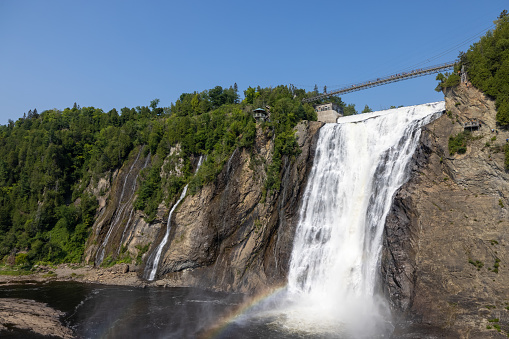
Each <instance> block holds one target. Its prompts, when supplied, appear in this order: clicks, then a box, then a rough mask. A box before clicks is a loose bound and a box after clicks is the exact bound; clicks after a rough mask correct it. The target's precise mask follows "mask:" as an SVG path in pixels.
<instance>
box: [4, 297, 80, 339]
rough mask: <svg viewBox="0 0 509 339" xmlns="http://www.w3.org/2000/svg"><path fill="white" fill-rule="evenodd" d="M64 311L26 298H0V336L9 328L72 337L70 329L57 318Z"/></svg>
mask: <svg viewBox="0 0 509 339" xmlns="http://www.w3.org/2000/svg"><path fill="white" fill-rule="evenodd" d="M63 314H64V313H63V312H60V311H57V310H55V309H53V308H51V307H48V306H47V305H46V304H43V303H38V302H35V301H33V300H27V299H14V298H0V337H3V336H8V335H9V329H12V328H16V329H20V330H29V331H32V332H35V333H37V334H41V335H44V336H50V335H51V336H53V337H59V338H72V337H73V335H72V331H71V330H70V329H69V328H67V327H65V326H63V325H62V324H61V323H60V321H59V318H60V316H62V315H63Z"/></svg>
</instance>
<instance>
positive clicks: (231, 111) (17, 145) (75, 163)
mask: <svg viewBox="0 0 509 339" xmlns="http://www.w3.org/2000/svg"><path fill="white" fill-rule="evenodd" d="M311 96H313V93H312V92H306V91H304V90H302V89H298V88H295V87H294V86H277V87H275V88H260V87H257V88H253V87H249V88H248V89H247V90H246V91H245V99H244V100H243V101H242V102H239V96H238V88H237V86H233V87H231V86H230V87H229V88H222V87H221V86H216V87H214V88H212V89H210V90H206V91H203V92H193V93H183V94H182V95H181V96H180V97H179V99H178V100H177V101H176V102H175V103H172V104H171V106H170V107H167V108H159V107H157V106H158V104H159V99H154V100H152V101H151V102H150V105H149V106H138V107H135V108H127V107H124V108H122V109H121V110H120V112H118V111H117V110H116V109H112V110H110V111H109V112H104V111H102V110H101V109H96V108H94V107H83V108H81V107H79V106H78V105H76V104H75V105H74V106H73V108H66V109H64V110H63V111H60V110H57V109H54V110H47V111H44V112H42V113H41V114H38V113H37V112H36V110H34V112H29V114H28V116H26V117H24V118H20V119H18V120H17V121H16V122H13V121H9V123H8V124H7V125H5V126H2V125H0V257H4V256H6V255H8V254H11V253H18V254H19V253H20V252H22V253H23V254H24V255H23V257H24V258H25V259H26V260H25V261H24V262H26V263H28V264H33V263H35V262H38V261H41V262H48V263H61V262H79V261H81V260H82V256H83V252H84V246H85V243H86V241H87V239H88V236H89V234H90V227H91V226H92V225H93V222H94V218H95V212H96V209H97V206H98V202H97V199H96V198H95V197H94V196H93V195H92V194H90V193H89V191H90V190H89V189H88V187H90V186H94V185H95V184H96V183H97V180H98V179H99V178H111V174H112V173H114V171H115V170H117V169H120V168H121V167H122V166H125V164H126V162H127V160H129V159H133V157H135V156H136V155H138V154H139V152H140V147H144V148H143V151H142V154H143V157H146V156H148V155H149V153H150V156H151V158H150V159H151V161H150V162H149V163H148V165H147V167H146V168H145V169H144V170H143V171H141V173H140V175H139V176H138V179H137V180H139V185H138V190H137V192H136V196H137V198H136V200H135V202H134V207H135V208H136V209H139V210H142V211H144V213H145V214H146V215H147V218H148V221H151V220H153V219H154V218H155V215H156V212H157V207H158V206H159V204H160V203H161V202H163V201H166V203H168V204H169V203H171V202H172V201H175V200H176V196H177V195H178V194H179V193H180V192H181V191H182V188H183V187H184V185H185V184H186V183H189V192H190V193H194V192H196V191H197V190H198V189H199V188H200V187H201V186H203V185H204V184H206V183H210V182H213V181H214V180H216V178H217V175H218V174H219V173H220V172H221V171H222V170H223V168H224V166H225V164H226V163H227V162H228V159H230V157H231V156H232V154H233V152H234V151H235V150H237V149H244V150H247V151H249V152H251V151H252V148H253V147H254V145H255V142H256V135H257V125H256V124H255V121H254V119H253V117H252V110H253V109H254V108H257V107H266V106H270V113H271V114H270V121H267V122H264V123H262V124H261V125H260V126H259V127H258V128H259V129H260V132H261V133H265V135H266V136H267V137H270V138H273V141H274V154H273V158H272V162H271V163H269V164H267V181H266V183H265V185H264V191H265V192H267V193H270V192H273V191H277V190H278V189H279V187H280V185H281V174H280V173H281V168H282V166H283V165H285V164H289V163H290V162H291V161H292V159H294V157H295V156H296V155H298V154H299V152H300V150H299V147H298V144H297V141H296V138H295V135H294V131H293V128H294V127H295V126H296V125H297V123H298V122H299V121H301V120H316V112H315V110H314V108H313V106H312V105H311V104H308V103H304V104H303V103H302V99H304V98H308V97H311ZM330 100H332V101H333V102H335V103H337V104H338V105H341V106H342V107H346V112H348V111H349V110H350V111H352V112H351V113H357V112H355V107H354V106H353V105H348V106H346V105H345V104H344V103H343V102H342V101H341V99H340V98H337V97H334V98H331V99H330ZM330 100H329V101H330ZM347 114H348V113H347ZM262 131H263V132H262ZM145 145H146V146H145ZM172 149H174V150H176V151H175V152H174V154H173V155H171V156H169V154H170V150H172ZM199 155H206V160H205V161H204V163H203V165H202V167H201V169H200V171H199V172H198V173H196V174H194V168H193V166H194V165H195V164H196V161H191V159H195V160H196V158H197V157H198V156H199ZM101 194H102V195H103V194H104V192H102V193H101ZM20 258H21V257H20ZM122 258H123V257H122ZM19 260H21V259H19ZM118 260H129V259H128V258H123V259H119V258H112V259H111V260H109V261H107V262H108V263H109V264H112V263H116V262H118Z"/></svg>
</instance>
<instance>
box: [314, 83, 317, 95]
mask: <svg viewBox="0 0 509 339" xmlns="http://www.w3.org/2000/svg"><path fill="white" fill-rule="evenodd" d="M313 92H315V94H318V85H317V84H315V88H314V89H313Z"/></svg>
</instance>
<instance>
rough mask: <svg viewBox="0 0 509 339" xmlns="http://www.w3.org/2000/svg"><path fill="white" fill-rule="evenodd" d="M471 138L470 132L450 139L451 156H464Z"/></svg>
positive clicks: (461, 133)
mask: <svg viewBox="0 0 509 339" xmlns="http://www.w3.org/2000/svg"><path fill="white" fill-rule="evenodd" d="M469 138H470V132H467V131H464V132H460V133H458V134H457V135H455V136H452V135H451V136H450V137H449V154H450V155H453V154H454V153H458V154H464V153H466V151H467V140H468V139H469Z"/></svg>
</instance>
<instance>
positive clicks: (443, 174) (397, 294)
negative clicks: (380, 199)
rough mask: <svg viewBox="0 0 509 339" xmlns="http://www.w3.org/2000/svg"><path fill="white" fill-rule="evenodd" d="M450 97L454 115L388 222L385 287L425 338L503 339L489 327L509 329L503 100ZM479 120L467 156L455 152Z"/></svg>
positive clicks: (465, 94)
mask: <svg viewBox="0 0 509 339" xmlns="http://www.w3.org/2000/svg"><path fill="white" fill-rule="evenodd" d="M445 94H446V96H445V99H446V109H447V110H448V111H449V112H448V114H444V115H443V116H442V117H440V118H439V119H437V120H436V121H434V122H433V123H431V124H430V125H428V126H426V128H425V129H424V130H423V133H422V135H421V145H420V147H419V149H418V150H417V151H416V153H415V155H414V159H413V167H412V176H411V179H410V180H409V182H408V183H406V184H405V185H404V186H403V187H402V188H401V189H400V190H399V192H398V193H397V195H396V196H395V199H394V203H393V206H392V209H391V211H390V214H389V215H388V217H387V220H386V227H385V234H384V248H383V252H382V274H381V277H382V282H383V286H384V289H385V293H386V295H387V296H388V298H389V300H390V302H391V304H392V306H393V308H394V310H396V311H397V312H396V313H397V314H398V316H399V317H400V319H402V322H403V321H406V320H410V321H411V323H412V326H410V327H411V331H413V332H412V333H415V334H416V336H417V337H418V336H419V335H421V336H424V334H425V333H431V332H432V333H449V335H447V337H455V338H467V337H468V338H490V337H496V336H497V335H499V334H498V332H497V331H496V330H494V329H491V330H490V329H487V325H489V323H488V319H490V318H500V323H499V324H500V326H502V328H505V326H509V319H508V318H507V317H506V316H505V314H506V312H507V310H506V307H507V302H508V300H507V296H508V295H509V270H508V268H509V266H507V265H508V262H507V260H508V259H507V258H509V247H508V245H509V234H508V233H507V232H506V231H505V230H506V229H507V228H508V227H509V219H508V210H507V206H508V202H509V201H508V199H509V196H508V193H507V192H509V174H508V173H507V172H506V171H505V170H504V155H503V152H500V149H501V147H502V146H503V144H504V143H505V139H506V138H508V137H509V132H507V131H503V130H499V134H498V135H496V134H495V133H492V132H491V129H492V128H493V129H497V126H496V124H495V115H496V111H495V105H494V102H493V101H492V100H490V99H488V98H486V97H485V96H484V95H483V94H482V93H481V92H479V91H478V90H476V89H475V88H473V87H468V88H467V87H466V86H464V85H460V86H458V87H456V88H454V89H448V90H447V92H446V93H445ZM474 118H475V119H478V120H480V121H482V123H483V125H482V127H481V129H480V130H478V131H473V132H472V134H471V138H470V140H469V142H468V145H467V150H466V153H465V154H461V155H460V154H449V150H448V140H449V137H450V136H455V135H457V134H458V133H459V132H462V131H463V124H462V123H463V122H466V121H468V120H469V119H474ZM494 137H495V138H494ZM498 260H499V261H498ZM487 305H488V306H489V308H487V307H486V306H487ZM479 309H481V310H482V312H479ZM430 329H433V330H430ZM430 331H431V332H430Z"/></svg>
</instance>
